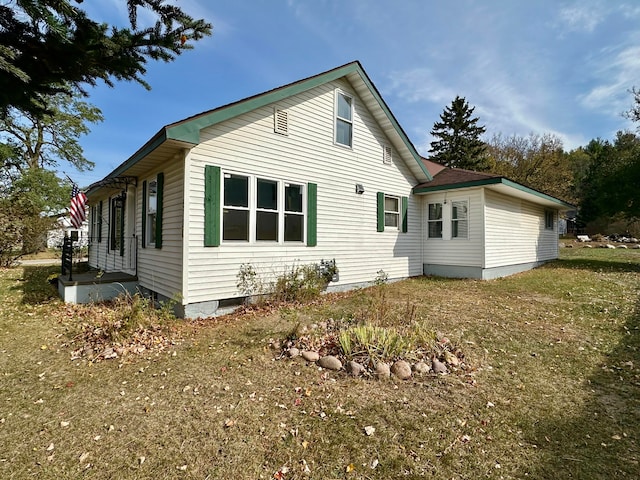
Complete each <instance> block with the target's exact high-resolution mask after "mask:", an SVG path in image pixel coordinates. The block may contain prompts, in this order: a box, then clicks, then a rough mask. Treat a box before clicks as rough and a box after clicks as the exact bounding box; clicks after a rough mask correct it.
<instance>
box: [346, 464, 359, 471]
mask: <svg viewBox="0 0 640 480" xmlns="http://www.w3.org/2000/svg"><path fill="white" fill-rule="evenodd" d="M355 469H356V466H355V465H354V464H353V463H350V464H349V465H347V467H346V468H345V471H346V472H347V473H351V472H353V471H354V470H355Z"/></svg>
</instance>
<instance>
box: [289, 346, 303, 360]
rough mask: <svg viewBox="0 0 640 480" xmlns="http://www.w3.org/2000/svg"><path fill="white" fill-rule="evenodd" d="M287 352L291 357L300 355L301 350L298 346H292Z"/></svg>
mask: <svg viewBox="0 0 640 480" xmlns="http://www.w3.org/2000/svg"><path fill="white" fill-rule="evenodd" d="M287 353H288V354H289V357H291V358H295V357H297V356H298V355H300V350H298V349H297V348H296V347H291V348H290V349H289V351H288V352H287Z"/></svg>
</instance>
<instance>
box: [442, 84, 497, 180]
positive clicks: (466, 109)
mask: <svg viewBox="0 0 640 480" xmlns="http://www.w3.org/2000/svg"><path fill="white" fill-rule="evenodd" d="M474 110H475V107H470V106H469V104H468V103H467V101H466V100H465V99H464V97H460V96H456V98H455V99H454V100H453V101H452V102H451V106H449V107H445V109H444V112H443V113H442V114H441V115H440V120H441V121H440V122H435V123H434V124H433V129H432V130H431V135H433V136H434V137H436V139H437V140H435V141H433V142H431V149H430V150H429V153H430V154H431V160H433V161H434V162H438V163H440V164H442V165H444V166H446V167H456V168H465V169H468V170H477V171H485V170H487V169H488V168H489V162H488V159H487V157H486V156H485V149H486V146H485V144H484V142H483V141H482V140H480V135H482V134H483V133H484V132H485V130H486V129H485V127H484V126H479V125H478V117H472V115H473V111H474Z"/></svg>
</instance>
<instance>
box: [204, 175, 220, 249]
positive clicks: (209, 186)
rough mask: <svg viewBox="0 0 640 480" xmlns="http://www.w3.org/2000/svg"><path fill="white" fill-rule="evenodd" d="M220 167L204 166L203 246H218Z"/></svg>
mask: <svg viewBox="0 0 640 480" xmlns="http://www.w3.org/2000/svg"><path fill="white" fill-rule="evenodd" d="M220 201H221V199H220V167H215V166H213V165H206V166H205V167H204V246H205V247H219V246H220Z"/></svg>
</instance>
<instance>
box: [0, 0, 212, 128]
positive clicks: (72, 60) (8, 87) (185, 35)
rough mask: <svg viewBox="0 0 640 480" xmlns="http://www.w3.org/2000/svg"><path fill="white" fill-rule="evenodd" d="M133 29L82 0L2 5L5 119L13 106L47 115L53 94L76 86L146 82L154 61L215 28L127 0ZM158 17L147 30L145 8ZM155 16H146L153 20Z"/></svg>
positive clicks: (0, 95) (152, 0)
mask: <svg viewBox="0 0 640 480" xmlns="http://www.w3.org/2000/svg"><path fill="white" fill-rule="evenodd" d="M122 1H123V2H124V1H126V3H127V6H128V10H129V23H130V27H129V28H118V27H115V26H112V27H110V26H109V25H107V24H106V23H98V22H95V21H93V20H92V19H90V18H88V17H87V15H86V14H85V12H84V11H83V10H81V9H79V8H78V7H77V6H76V5H79V4H81V3H82V0H14V1H12V2H3V4H2V5H0V116H5V115H6V113H7V112H6V110H7V108H9V107H16V108H19V109H21V110H24V111H28V112H30V113H32V114H44V113H46V98H47V97H49V96H51V95H54V94H56V93H60V92H64V93H67V94H69V95H71V93H72V88H73V87H76V88H82V86H83V85H86V84H88V85H95V84H96V82H97V80H102V81H104V82H105V83H106V84H107V85H109V86H112V85H113V84H112V80H113V79H116V80H133V81H136V82H138V83H140V84H141V85H143V86H144V87H145V88H147V89H148V88H150V87H149V85H148V84H147V83H146V82H145V81H144V80H143V78H142V77H143V75H144V74H145V73H146V70H145V65H146V62H147V60H149V59H151V60H162V61H165V62H168V61H171V60H173V59H174V58H175V56H176V55H180V54H181V53H182V52H183V51H184V50H186V49H190V48H193V47H192V46H191V45H190V44H189V43H188V42H189V40H199V39H201V38H203V36H205V35H210V34H211V25H210V24H209V23H206V22H205V21H204V20H195V19H193V18H191V17H190V16H189V15H187V14H186V13H184V12H183V11H182V10H181V9H180V8H179V7H177V6H174V5H166V4H165V2H166V0H122ZM139 9H141V10H146V11H147V12H150V13H152V14H153V15H155V17H156V19H157V20H156V22H155V24H154V25H152V26H149V27H146V28H142V27H141V28H139V27H138V10H139ZM147 17H148V16H147V15H145V18H147Z"/></svg>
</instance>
